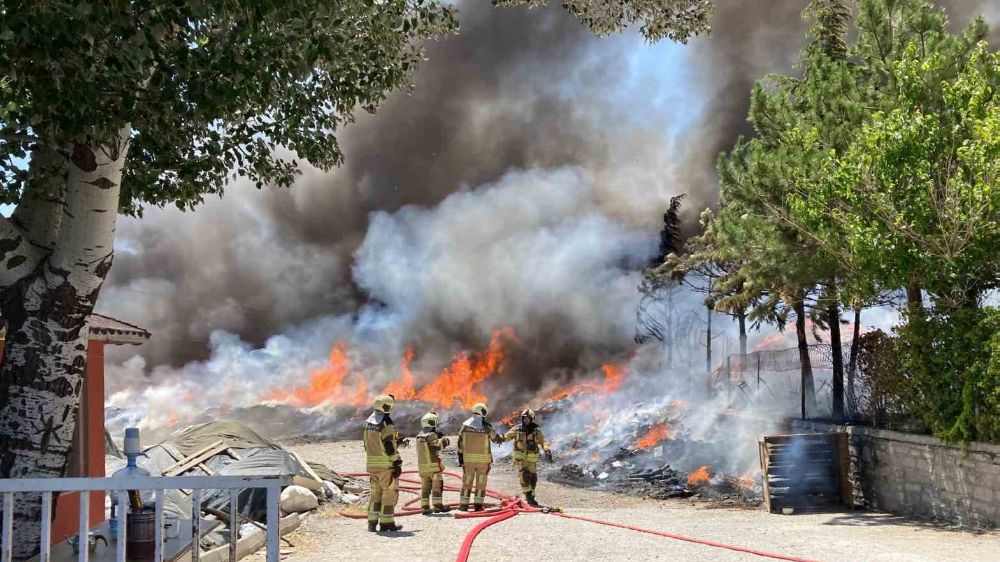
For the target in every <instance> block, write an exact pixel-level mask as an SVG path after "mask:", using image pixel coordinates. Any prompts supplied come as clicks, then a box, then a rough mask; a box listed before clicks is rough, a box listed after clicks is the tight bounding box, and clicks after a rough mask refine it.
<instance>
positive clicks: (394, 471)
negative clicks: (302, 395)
mask: <svg viewBox="0 0 1000 562" xmlns="http://www.w3.org/2000/svg"><path fill="white" fill-rule="evenodd" d="M395 404H396V399H395V398H393V396H392V395H391V394H383V395H381V396H379V397H378V398H376V399H375V403H374V404H373V405H372V410H373V411H372V414H371V415H370V416H368V419H367V420H365V429H364V432H363V433H362V441H363V442H364V445H365V454H366V456H367V458H368V463H367V469H368V474H369V478H370V481H371V499H370V500H368V530H369V531H371V532H373V533H374V532H375V531H377V530H380V531H383V532H385V531H398V530H400V529H402V527H401V526H399V525H396V520H395V517H394V513H395V509H396V500H397V499H398V498H399V476H400V475H401V474H402V473H403V461H402V459H400V458H399V433H397V432H396V426H395V425H393V423H392V418H390V417H389V411H390V410H392V407H393V406H394V405H395Z"/></svg>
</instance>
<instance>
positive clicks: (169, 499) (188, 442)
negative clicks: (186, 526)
mask: <svg viewBox="0 0 1000 562" xmlns="http://www.w3.org/2000/svg"><path fill="white" fill-rule="evenodd" d="M219 441H223V443H224V445H225V447H226V448H229V449H232V450H233V452H234V453H236V455H237V456H238V457H239V459H240V460H236V459H235V458H233V457H232V456H230V455H229V454H227V453H226V452H221V453H219V454H216V455H214V456H212V457H209V458H207V459H205V460H204V461H203V462H202V463H200V465H204V466H205V467H207V468H208V469H209V470H211V471H212V473H213V474H217V475H226V476H230V475H285V476H301V477H305V478H310V479H311V478H312V475H310V474H309V471H308V470H307V469H306V468H305V467H304V466H303V465H302V462H300V461H299V459H298V458H296V456H295V455H293V454H292V453H291V452H289V451H287V450H285V449H284V448H282V447H281V446H280V445H278V444H277V443H274V442H273V441H270V440H268V439H265V438H263V437H261V436H260V435H259V434H258V433H257V432H255V431H254V430H252V429H250V428H249V427H248V426H246V425H244V424H242V423H239V422H232V421H214V422H209V423H204V424H199V425H193V426H189V427H184V428H181V429H178V430H176V431H174V432H173V433H171V434H170V435H169V436H168V437H167V439H166V440H164V441H163V442H162V443H158V444H156V445H153V446H151V447H149V448H147V449H146V450H145V451H143V453H144V454H145V455H146V456H145V457H139V459H138V464H139V466H140V467H142V468H144V469H146V470H148V471H149V473H150V474H151V475H153V476H159V475H162V474H163V472H164V471H165V470H167V469H168V468H170V467H171V466H173V465H175V464H177V463H178V462H179V461H182V460H183V459H184V458H185V457H188V456H190V455H191V454H193V453H197V452H199V451H201V450H203V449H205V448H206V447H209V446H211V445H213V444H215V443H218V442H219ZM108 461H109V462H108V463H107V465H106V466H107V473H108V474H109V475H111V474H114V472H115V471H116V470H118V469H119V468H121V467H122V466H124V465H125V461H124V459H121V460H117V459H113V458H112V457H109V458H108ZM116 461H117V462H116ZM309 467H310V468H311V469H312V471H313V472H314V473H315V474H316V476H319V477H320V479H322V480H327V481H329V482H333V483H334V484H336V485H337V486H339V487H341V488H342V487H343V486H344V484H345V483H346V481H347V479H346V478H344V477H342V476H340V475H339V474H337V473H336V472H334V471H332V470H330V469H329V468H328V467H326V466H324V465H322V464H318V463H309ZM184 474H185V475H191V476H193V475H206V474H207V473H206V472H205V471H204V470H202V469H201V468H200V466H195V467H193V468H192V469H191V470H189V471H185V472H184ZM238 497H239V507H240V509H239V511H240V512H241V513H243V514H245V515H249V516H250V517H252V518H254V519H256V520H258V521H263V520H264V519H265V516H266V501H267V493H266V491H265V490H262V489H261V490H256V491H255V490H248V489H245V490H240V491H239V493H238ZM202 500H203V501H202V505H204V506H207V507H211V508H214V509H221V510H226V511H228V509H229V507H228V506H229V492H228V490H204V491H203V492H202ZM164 511H166V512H167V513H173V514H176V515H179V516H181V517H190V513H191V496H190V495H188V494H185V493H184V492H182V491H180V490H167V491H165V493H164Z"/></svg>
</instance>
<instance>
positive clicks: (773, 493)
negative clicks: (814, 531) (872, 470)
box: [758, 433, 854, 513]
mask: <svg viewBox="0 0 1000 562" xmlns="http://www.w3.org/2000/svg"><path fill="white" fill-rule="evenodd" d="M758 444H759V447H760V465H761V471H762V472H763V474H764V478H763V480H764V490H763V491H764V506H765V507H766V508H767V510H768V511H770V512H771V513H781V512H782V508H785V507H791V508H793V509H794V510H795V511H803V510H816V509H824V508H830V507H833V506H837V505H847V506H852V504H853V496H854V493H853V489H852V484H851V479H850V462H851V457H850V452H849V449H848V442H847V435H846V434H844V433H804V434H793V435H765V436H762V437H761V438H760V440H759V442H758Z"/></svg>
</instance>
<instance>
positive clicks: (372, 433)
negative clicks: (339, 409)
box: [361, 412, 403, 472]
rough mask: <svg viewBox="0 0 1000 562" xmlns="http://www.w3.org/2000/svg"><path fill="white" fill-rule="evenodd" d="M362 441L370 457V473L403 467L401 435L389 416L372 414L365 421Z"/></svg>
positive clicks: (380, 413) (378, 413)
mask: <svg viewBox="0 0 1000 562" xmlns="http://www.w3.org/2000/svg"><path fill="white" fill-rule="evenodd" d="M361 439H362V441H363V442H364V445H365V454H366V455H367V457H368V463H367V466H368V472H372V471H376V470H386V469H389V468H393V467H395V466H402V464H403V461H402V459H400V458H399V447H398V442H399V433H397V432H396V426H395V425H393V423H392V418H390V417H389V414H384V413H382V412H372V415H370V416H368V419H367V420H365V429H364V432H363V433H362V437H361Z"/></svg>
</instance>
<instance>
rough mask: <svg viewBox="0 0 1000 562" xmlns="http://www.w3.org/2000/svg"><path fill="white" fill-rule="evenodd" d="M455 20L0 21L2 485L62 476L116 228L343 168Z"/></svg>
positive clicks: (640, 18) (400, 13) (173, 5)
mask: <svg viewBox="0 0 1000 562" xmlns="http://www.w3.org/2000/svg"><path fill="white" fill-rule="evenodd" d="M503 3H505V4H539V3H540V2H537V1H535V0H530V1H529V0H512V1H505V2H503ZM566 7H567V9H568V10H569V11H570V12H572V13H574V14H576V15H577V16H578V17H579V18H580V19H581V21H582V22H583V23H584V24H586V25H588V26H589V27H590V28H591V29H593V30H594V31H596V32H598V33H611V32H615V31H618V30H621V29H624V28H625V27H627V26H629V25H633V24H638V25H639V26H640V32H641V33H642V34H643V35H644V36H645V37H646V38H647V39H648V40H651V41H655V40H659V39H661V38H664V37H671V38H674V39H677V40H680V41H684V40H686V39H687V38H688V37H690V36H691V35H693V34H697V33H702V32H705V31H707V29H708V27H707V17H708V14H709V12H710V8H711V5H710V3H709V2H707V1H705V0H642V1H640V2H633V3H628V4H620V3H617V2H614V1H612V0H592V1H584V0H579V1H574V2H569V3H567V5H566ZM455 16H456V13H455V10H454V8H453V7H451V5H450V4H447V3H442V2H438V1H436V0H387V1H385V2H380V3H377V4H373V3H371V2H363V1H353V0H348V1H346V2H337V3H330V2H319V1H316V0H304V1H299V2H266V1H261V2H253V3H240V2H224V1H218V0H209V1H205V2H157V1H153V0H117V1H110V2H97V3H95V2H83V1H80V2H43V3H39V2H25V1H11V2H6V3H5V4H4V6H3V8H2V9H0V178H2V184H0V203H6V204H13V205H16V206H17V208H16V210H15V212H14V214H13V216H12V217H11V218H10V219H9V220H3V221H0V259H2V260H3V263H4V265H5V267H4V268H3V270H2V272H0V309H2V310H0V311H2V314H3V319H4V323H5V326H6V333H7V338H6V348H5V353H4V356H3V361H2V364H0V379H2V382H0V477H3V478H10V477H24V476H61V475H62V474H63V473H64V471H65V468H66V458H67V451H68V447H69V446H70V440H71V438H72V435H73V432H74V428H75V422H76V417H77V411H78V406H79V394H80V389H81V384H82V377H83V373H84V364H85V360H86V357H85V346H86V339H87V334H86V324H85V320H86V317H87V316H88V315H89V314H90V312H91V311H92V309H93V307H94V304H95V302H96V300H97V297H98V295H99V294H100V289H101V285H102V283H103V281H104V279H105V277H106V275H107V273H108V271H109V270H110V268H111V263H112V259H113V255H114V252H113V242H114V231H115V221H116V216H117V215H118V213H126V214H134V215H141V214H142V209H143V206H145V205H156V206H164V205H176V206H177V207H179V208H181V209H191V208H193V207H194V206H196V205H197V204H198V203H199V202H201V201H202V200H203V199H204V197H205V196H207V195H211V194H218V195H221V194H222V192H223V189H224V186H225V185H226V183H227V181H229V180H230V179H231V178H233V177H235V176H244V177H247V178H249V179H251V180H252V181H254V182H255V183H256V184H257V186H258V187H262V186H265V185H269V186H270V185H274V186H288V185H290V184H291V183H292V181H293V179H294V177H295V175H296V174H297V173H298V162H297V160H298V159H305V160H308V161H309V162H310V163H311V164H312V165H314V166H317V167H319V168H322V169H329V168H331V167H334V166H336V165H338V164H339V163H340V162H341V160H342V154H341V152H340V149H339V146H338V144H337V137H336V132H337V131H338V130H339V128H340V127H341V126H343V125H344V124H345V123H349V122H350V121H351V120H352V119H353V114H354V111H356V109H358V108H361V109H364V110H367V111H374V109H375V108H376V107H377V105H378V104H379V103H380V102H381V101H382V100H384V99H385V97H386V96H387V95H388V94H389V93H390V92H392V91H394V90H397V89H400V88H407V87H409V86H410V78H411V76H412V73H413V71H414V69H415V68H416V65H417V63H418V62H419V61H420V60H421V58H422V56H423V52H422V47H421V46H422V43H423V41H425V40H427V39H432V38H440V37H443V36H445V35H447V34H450V33H453V32H454V31H455V30H456V29H457V22H456V19H455ZM279 149H281V150H279ZM286 155H291V156H286ZM26 162H27V163H26ZM38 505H39V503H38V500H37V498H35V499H27V500H25V499H20V500H19V509H18V510H17V514H16V521H17V528H18V531H17V537H18V540H17V541H16V542H17V548H18V549H23V550H18V552H17V555H18V557H24V556H28V555H30V554H31V550H32V549H34V548H35V547H34V545H35V544H37V542H36V541H33V540H31V537H32V536H35V535H37V519H38Z"/></svg>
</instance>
